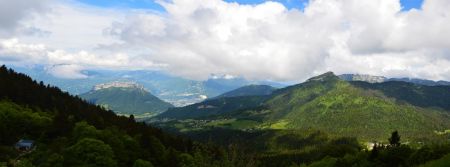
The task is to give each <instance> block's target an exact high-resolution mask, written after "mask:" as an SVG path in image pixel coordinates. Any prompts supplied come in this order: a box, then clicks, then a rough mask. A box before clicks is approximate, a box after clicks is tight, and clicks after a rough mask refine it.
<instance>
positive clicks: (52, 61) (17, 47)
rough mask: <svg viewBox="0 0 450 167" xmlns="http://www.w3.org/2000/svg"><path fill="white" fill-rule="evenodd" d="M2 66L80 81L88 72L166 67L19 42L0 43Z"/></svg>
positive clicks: (124, 56)
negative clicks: (27, 67) (38, 69)
mask: <svg viewBox="0 0 450 167" xmlns="http://www.w3.org/2000/svg"><path fill="white" fill-rule="evenodd" d="M0 63H5V64H13V65H19V66H20V65H35V64H40V65H45V66H47V67H48V68H47V72H49V73H50V74H53V75H54V76H56V77H60V78H66V79H79V78H85V77H87V76H86V75H85V74H83V73H82V72H83V70H85V69H142V68H145V69H156V68H162V67H164V64H158V63H154V62H152V61H149V60H146V59H142V58H140V57H139V56H130V55H127V54H125V53H116V54H107V55H103V54H95V53H90V52H88V51H78V52H68V51H66V50H61V49H50V48H48V47H46V46H45V45H43V44H26V43H25V44H24V43H21V42H20V41H19V40H18V39H15V38H13V39H3V40H2V39H0Z"/></svg>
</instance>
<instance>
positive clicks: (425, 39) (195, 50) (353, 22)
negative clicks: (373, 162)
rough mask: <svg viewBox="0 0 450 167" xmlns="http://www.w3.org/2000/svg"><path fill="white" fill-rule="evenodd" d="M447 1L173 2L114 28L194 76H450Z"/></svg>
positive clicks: (122, 36) (173, 67) (153, 55)
mask: <svg viewBox="0 0 450 167" xmlns="http://www.w3.org/2000/svg"><path fill="white" fill-rule="evenodd" d="M449 4H450V3H449V2H447V1H445V0H427V1H426V2H425V4H424V6H423V10H421V11H418V10H410V11H407V12H404V11H401V4H400V2H399V1H394V0H378V1H373V0H312V1H310V2H309V5H308V6H307V7H306V8H305V9H304V12H301V11H298V10H296V9H292V10H288V9H286V8H285V7H284V6H282V5H281V4H280V3H277V2H270V1H268V2H265V3H263V4H259V5H253V6H250V5H239V4H237V3H226V2H223V1H220V0H210V1H207V2H205V1H199V0H192V1H182V0H173V1H172V2H163V3H162V5H163V6H164V7H165V9H166V10H167V13H166V14H164V15H161V14H154V13H139V14H137V15H135V16H130V18H129V19H126V20H127V21H125V22H122V23H117V24H115V25H113V26H112V28H111V30H113V31H111V34H113V35H115V36H117V37H119V39H121V40H122V41H123V42H124V43H125V44H126V45H132V46H134V47H139V48H143V49H145V50H146V51H148V52H147V58H148V59H151V60H155V61H157V62H162V63H166V64H168V65H169V66H168V70H169V71H171V72H173V73H175V74H178V75H183V76H187V77H191V78H197V79H199V78H200V79H202V78H206V77H207V76H209V74H211V73H224V74H231V75H238V76H245V77H249V78H257V79H276V80H302V79H305V78H306V77H309V76H311V75H315V74H317V73H320V72H324V71H325V70H332V71H337V72H339V73H346V72H358V73H369V74H377V75H386V76H398V75H403V76H411V77H424V78H430V79H447V80H450V78H449V77H448V72H449V69H448V66H445V65H447V64H448V60H449V56H448V55H449V54H448V48H450V46H449V45H450V37H449V35H450V32H449V31H450V27H449V26H450V17H448V15H450V11H448V10H446V9H448V8H449V7H450V5H449ZM337 43H343V45H338V44H337ZM342 47H343V48H342ZM336 50H343V51H344V52H337V51H336ZM438 53H439V54H438ZM436 66H439V67H438V68H434V67H436Z"/></svg>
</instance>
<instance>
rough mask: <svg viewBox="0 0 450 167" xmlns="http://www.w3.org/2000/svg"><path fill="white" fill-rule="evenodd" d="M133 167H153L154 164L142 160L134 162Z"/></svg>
mask: <svg viewBox="0 0 450 167" xmlns="http://www.w3.org/2000/svg"><path fill="white" fill-rule="evenodd" d="M133 167H153V164H152V163H151V162H148V161H144V160H142V159H138V160H136V161H134V164H133Z"/></svg>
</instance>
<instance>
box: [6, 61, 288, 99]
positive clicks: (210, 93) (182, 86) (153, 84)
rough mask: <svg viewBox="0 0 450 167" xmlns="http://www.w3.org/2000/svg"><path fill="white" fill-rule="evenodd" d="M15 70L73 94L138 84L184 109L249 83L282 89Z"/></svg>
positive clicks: (222, 80) (216, 79)
mask: <svg viewBox="0 0 450 167" xmlns="http://www.w3.org/2000/svg"><path fill="white" fill-rule="evenodd" d="M14 69H15V70H17V71H19V72H22V73H25V74H27V75H29V76H31V77H33V78H36V79H38V80H42V81H44V82H45V83H48V84H51V85H55V86H58V87H60V88H61V89H62V90H64V91H67V92H69V93H71V94H74V95H79V94H83V93H86V92H88V91H90V90H91V88H92V87H93V86H95V85H98V84H102V83H108V82H113V81H121V82H130V81H131V82H138V83H140V84H142V85H143V86H144V87H145V89H147V90H149V91H150V92H152V94H153V95H155V96H156V97H158V98H160V99H162V100H164V101H167V102H169V103H171V104H173V105H175V106H186V105H189V104H194V103H197V102H201V101H203V100H205V99H206V98H209V97H215V96H218V95H220V94H222V93H225V92H228V91H231V90H233V89H237V88H239V87H242V86H245V85H250V84H264V85H270V86H273V87H277V88H280V87H284V86H285V85H284V84H281V83H277V82H271V81H250V80H246V79H244V78H241V77H233V76H230V75H211V77H210V78H209V79H208V80H205V81H196V80H189V79H185V78H182V77H177V76H173V75H170V74H167V73H165V72H162V71H147V70H136V71H127V70H117V71H113V70H85V71H82V73H83V74H84V75H85V76H86V77H85V78H80V79H64V78H57V77H54V76H53V75H51V74H50V72H49V71H51V67H44V66H34V67H14Z"/></svg>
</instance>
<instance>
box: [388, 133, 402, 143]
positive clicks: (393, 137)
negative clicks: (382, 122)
mask: <svg viewBox="0 0 450 167" xmlns="http://www.w3.org/2000/svg"><path fill="white" fill-rule="evenodd" d="M389 143H390V145H391V146H394V147H397V146H400V135H399V134H398V131H394V132H392V135H391V137H390V138H389Z"/></svg>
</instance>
